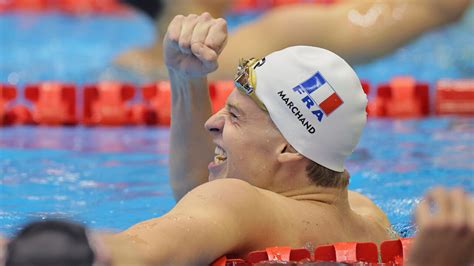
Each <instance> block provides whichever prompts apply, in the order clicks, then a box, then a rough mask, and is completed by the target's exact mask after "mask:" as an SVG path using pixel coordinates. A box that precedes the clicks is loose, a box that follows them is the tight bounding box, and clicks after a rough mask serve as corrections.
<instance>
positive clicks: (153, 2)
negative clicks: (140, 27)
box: [120, 0, 164, 19]
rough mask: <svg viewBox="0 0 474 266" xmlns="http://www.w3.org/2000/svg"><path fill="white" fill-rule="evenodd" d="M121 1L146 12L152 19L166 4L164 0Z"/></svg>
mask: <svg viewBox="0 0 474 266" xmlns="http://www.w3.org/2000/svg"><path fill="white" fill-rule="evenodd" d="M120 2H122V3H124V4H127V5H130V6H132V7H134V8H136V9H138V10H140V11H142V12H144V13H145V14H147V15H148V16H149V17H151V18H152V19H156V18H157V17H158V16H159V15H160V13H161V11H162V10H163V6H164V4H163V1H162V0H120Z"/></svg>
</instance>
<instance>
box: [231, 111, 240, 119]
mask: <svg viewBox="0 0 474 266" xmlns="http://www.w3.org/2000/svg"><path fill="white" fill-rule="evenodd" d="M229 114H230V116H231V117H232V118H238V116H237V115H236V114H234V113H233V112H229Z"/></svg>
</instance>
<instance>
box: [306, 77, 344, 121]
mask: <svg viewBox="0 0 474 266" xmlns="http://www.w3.org/2000/svg"><path fill="white" fill-rule="evenodd" d="M297 87H300V88H301V89H303V90H304V91H306V93H307V94H308V96H309V97H310V98H311V99H312V100H313V102H314V103H316V104H317V105H318V106H319V108H321V110H323V112H324V113H325V114H326V115H327V116H329V114H330V113H332V112H333V111H334V110H336V109H337V108H338V107H339V106H341V105H342V104H343V103H344V102H343V101H342V99H341V97H339V95H337V93H336V91H335V90H334V89H333V88H332V86H331V84H329V82H327V81H326V79H325V78H324V77H323V75H322V74H321V73H320V72H319V71H318V72H316V74H314V75H312V76H311V77H310V78H309V79H307V80H306V81H304V82H302V83H301V84H299V85H298V86H297Z"/></svg>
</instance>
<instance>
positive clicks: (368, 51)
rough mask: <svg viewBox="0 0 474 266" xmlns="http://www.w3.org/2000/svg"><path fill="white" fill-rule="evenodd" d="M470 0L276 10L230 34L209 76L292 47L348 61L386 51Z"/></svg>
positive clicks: (448, 18) (349, 0) (364, 1)
mask: <svg viewBox="0 0 474 266" xmlns="http://www.w3.org/2000/svg"><path fill="white" fill-rule="evenodd" d="M469 2H470V0H390V1H380V0H346V1H340V3H338V4H334V5H328V6H324V5H314V4H297V5H288V6H282V7H278V8H274V9H272V10H270V11H268V12H266V13H265V14H264V15H263V16H262V17H260V18H259V19H257V20H255V21H254V22H251V23H248V24H246V25H244V26H242V27H239V28H238V29H237V30H236V31H235V32H234V33H233V34H232V35H231V36H230V38H229V43H228V45H227V48H226V50H225V51H224V52H223V53H222V55H221V57H220V59H219V64H220V67H219V69H218V71H216V72H215V73H213V75H212V77H213V78H228V77H230V76H231V75H232V71H233V68H234V65H235V62H236V61H237V60H238V59H239V58H238V57H261V56H264V55H266V54H268V53H270V52H272V51H276V50H279V49H283V48H285V47H288V46H292V45H312V46H318V47H322V48H326V49H329V50H331V51H333V52H335V53H336V54H338V55H340V56H341V57H343V58H344V59H346V60H347V61H349V62H350V63H352V64H357V63H364V62H367V61H369V60H371V59H374V58H376V57H378V56H381V55H384V54H387V53H389V52H391V51H393V50H395V49H396V48H398V47H400V46H402V45H404V44H405V43H407V42H408V41H410V40H412V39H413V38H415V37H418V36H419V35H420V34H422V33H423V32H425V31H427V30H430V29H432V28H434V27H436V26H440V25H443V24H447V23H450V22H453V21H456V20H457V19H458V18H460V17H461V15H462V14H463V12H464V11H465V10H466V9H467V7H468V5H469Z"/></svg>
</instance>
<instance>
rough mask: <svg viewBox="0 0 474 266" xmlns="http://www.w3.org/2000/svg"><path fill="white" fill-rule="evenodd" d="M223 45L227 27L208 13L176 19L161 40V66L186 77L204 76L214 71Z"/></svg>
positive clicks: (222, 20)
mask: <svg viewBox="0 0 474 266" xmlns="http://www.w3.org/2000/svg"><path fill="white" fill-rule="evenodd" d="M226 42H227V24H226V21H225V20H224V19H222V18H218V19H214V18H212V17H211V15H209V13H207V12H206V13H203V14H202V15H200V16H198V15H194V14H192V15H188V16H182V15H178V16H176V17H175V18H174V19H173V20H172V21H171V23H170V25H169V26H168V31H167V32H166V36H165V38H164V41H163V46H164V60H165V64H166V66H167V67H168V69H170V70H171V71H176V72H178V73H179V74H181V75H185V76H187V77H201V76H205V75H207V74H209V73H211V72H213V71H214V70H216V69H217V58H218V57H219V54H220V53H221V52H222V50H223V49H224V46H225V44H226Z"/></svg>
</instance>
